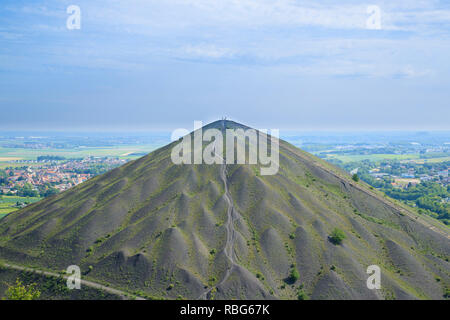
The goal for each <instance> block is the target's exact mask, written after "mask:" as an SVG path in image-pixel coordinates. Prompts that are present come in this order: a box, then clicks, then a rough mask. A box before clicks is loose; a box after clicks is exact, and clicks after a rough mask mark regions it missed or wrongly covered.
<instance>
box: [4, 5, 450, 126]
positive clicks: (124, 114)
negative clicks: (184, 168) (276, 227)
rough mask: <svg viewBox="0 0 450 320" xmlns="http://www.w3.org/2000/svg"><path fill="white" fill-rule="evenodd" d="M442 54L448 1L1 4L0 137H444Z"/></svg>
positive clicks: (448, 111)
mask: <svg viewBox="0 0 450 320" xmlns="http://www.w3.org/2000/svg"><path fill="white" fill-rule="evenodd" d="M69 5H77V6H79V7H80V9H81V29H80V30H68V29H67V28H66V20H67V18H68V17H69V14H67V12H66V9H67V7H68V6H69ZM369 5H376V6H378V7H379V8H380V9H381V15H380V17H381V30H369V29H368V28H367V20H368V18H369V17H370V14H368V13H367V8H368V6H369ZM449 40H450V2H449V1H434V0H398V1H375V0H371V1H369V2H364V1H348V0H347V1H343V0H340V1H337V0H335V1H330V0H321V1H314V2H312V1H295V0H292V1H291V0H281V1H269V0H184V1H182V0H167V1H162V0H147V1H144V0H128V1H116V0H113V1H94V0H70V1H61V0H58V1H40V0H38V1H20V0H14V1H10V0H2V1H1V2H0V114H1V115H2V116H1V117H0V127H1V128H2V129H4V130H24V129H30V130H36V129H43V130H62V129H67V130H69V129H70V130H74V129H76V130H78V129H86V130H92V129H95V130H115V129H117V130H123V129H126V130H152V129H155V130H158V129H171V128H176V127H180V126H183V127H186V128H191V127H192V123H193V121H194V120H203V121H204V122H208V121H211V120H215V119H217V118H220V117H221V116H227V117H229V118H231V119H235V120H238V121H241V122H243V123H245V124H248V125H252V126H255V127H260V128H281V129H295V130H328V131H329V130H346V131H348V130H361V129H363V130H410V129H413V130H450V125H449V123H450V121H449V119H450V59H449V56H450V41H449Z"/></svg>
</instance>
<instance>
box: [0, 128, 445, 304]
mask: <svg viewBox="0 0 450 320" xmlns="http://www.w3.org/2000/svg"><path fill="white" fill-rule="evenodd" d="M224 127H226V128H244V129H245V128H247V127H244V126H241V125H239V124H237V123H235V122H231V121H226V122H222V121H217V122H214V123H212V124H209V125H208V126H206V128H217V129H219V130H221V129H223V128H224ZM173 145H174V144H170V145H168V146H166V147H163V148H161V149H158V150H156V151H154V152H152V153H150V154H149V155H147V156H145V157H143V158H140V159H138V160H135V161H132V162H129V163H127V164H126V165H124V166H122V167H120V168H117V169H114V170H112V171H110V172H108V173H106V174H104V175H101V176H98V177H95V178H93V179H91V180H89V181H87V182H85V183H83V184H81V185H78V186H76V187H74V188H72V189H70V190H68V191H66V192H64V193H62V194H58V195H55V196H52V197H50V198H47V199H45V200H43V201H40V202H38V203H35V204H32V205H30V206H28V207H26V208H24V209H22V210H20V211H17V212H14V213H11V214H10V215H8V216H7V217H5V218H3V219H2V220H1V223H0V260H4V261H7V262H10V263H11V264H12V263H15V264H19V265H26V266H34V267H37V268H45V269H51V270H62V269H65V268H67V267H68V266H69V265H74V264H75V265H79V266H80V267H81V269H82V271H83V274H84V277H86V278H88V279H91V280H93V281H97V282H99V283H105V284H106V283H107V284H109V285H111V287H115V288H120V289H124V290H128V291H130V292H138V293H140V295H141V296H145V297H151V298H165V299H176V298H189V299H234V298H235V299H276V298H281V299H297V298H300V299H304V298H311V299H394V298H395V299H416V298H418V299H442V298H443V296H444V295H445V292H446V290H448V287H449V285H450V276H449V274H450V264H449V262H448V258H449V256H450V240H449V238H448V228H447V229H446V228H445V227H443V226H432V225H429V224H427V223H426V221H421V220H420V219H416V216H415V215H414V214H413V213H412V212H408V211H407V210H406V209H405V208H402V207H399V206H398V205H397V204H395V203H393V202H390V201H389V200H387V199H385V198H383V197H382V196H380V195H378V194H377V193H375V192H374V191H373V190H370V189H369V187H367V186H366V185H365V184H364V183H362V182H358V183H357V182H355V181H353V180H352V179H351V178H350V177H349V176H348V175H347V174H345V173H344V172H342V171H341V170H339V169H337V168H335V167H333V166H331V165H330V164H328V163H326V162H324V161H322V160H320V159H318V158H316V157H314V156H312V155H310V154H308V153H305V152H303V151H301V150H299V149H298V148H296V147H294V146H292V145H290V144H288V143H286V142H284V141H280V169H279V171H278V174H276V175H273V176H262V175H261V174H260V171H259V167H258V166H256V165H174V164H173V163H172V161H171V157H170V154H171V150H172V147H173ZM336 228H337V229H339V230H340V231H342V232H343V234H344V236H345V239H344V240H343V241H342V242H341V243H340V244H338V243H337V242H336V241H333V239H331V238H330V235H331V234H332V232H333V231H334V230H335V229H336ZM369 265H378V266H379V267H380V268H381V271H382V277H381V281H382V282H381V285H382V289H381V290H369V289H368V288H367V286H366V280H367V278H368V276H369V275H368V274H366V269H367V267H368V266H369Z"/></svg>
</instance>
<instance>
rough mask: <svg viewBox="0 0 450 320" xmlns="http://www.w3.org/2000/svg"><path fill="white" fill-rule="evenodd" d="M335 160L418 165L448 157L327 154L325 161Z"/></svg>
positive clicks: (448, 159) (441, 160) (444, 159)
mask: <svg viewBox="0 0 450 320" xmlns="http://www.w3.org/2000/svg"><path fill="white" fill-rule="evenodd" d="M331 159H337V160H340V161H342V162H344V163H348V162H356V161H362V160H372V161H381V160H398V161H405V162H406V161H408V162H409V161H411V162H415V163H418V164H423V163H438V162H445V161H450V157H439V156H436V157H435V158H427V159H423V158H421V155H420V154H361V155H360V154H358V155H340V154H332V153H331V154H328V155H327V158H326V159H325V160H331Z"/></svg>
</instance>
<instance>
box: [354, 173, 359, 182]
mask: <svg viewBox="0 0 450 320" xmlns="http://www.w3.org/2000/svg"><path fill="white" fill-rule="evenodd" d="M352 179H353V181H355V182H358V181H359V177H358V174H356V173H355V174H354V175H353V176H352Z"/></svg>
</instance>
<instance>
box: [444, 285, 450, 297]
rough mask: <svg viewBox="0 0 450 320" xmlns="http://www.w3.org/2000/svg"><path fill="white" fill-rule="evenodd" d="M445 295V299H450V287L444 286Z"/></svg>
mask: <svg viewBox="0 0 450 320" xmlns="http://www.w3.org/2000/svg"><path fill="white" fill-rule="evenodd" d="M443 297H444V298H445V299H450V287H445V288H444V295H443Z"/></svg>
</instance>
